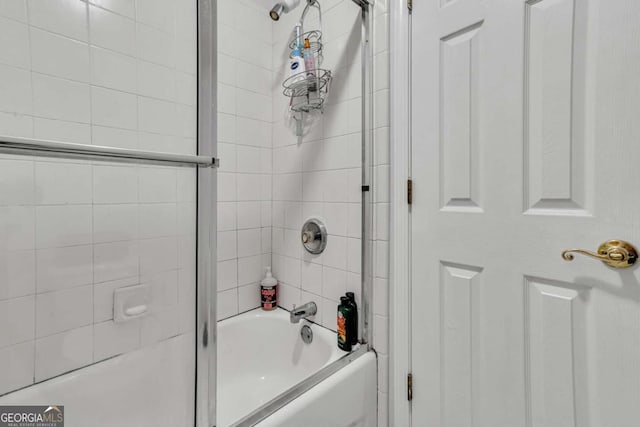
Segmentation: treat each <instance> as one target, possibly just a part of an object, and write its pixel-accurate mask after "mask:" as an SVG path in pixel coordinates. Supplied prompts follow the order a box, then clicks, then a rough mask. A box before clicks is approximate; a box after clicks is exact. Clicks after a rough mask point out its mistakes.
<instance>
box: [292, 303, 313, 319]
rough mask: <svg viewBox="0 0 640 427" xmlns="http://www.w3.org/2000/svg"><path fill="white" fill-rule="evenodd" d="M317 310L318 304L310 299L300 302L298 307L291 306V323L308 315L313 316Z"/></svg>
mask: <svg viewBox="0 0 640 427" xmlns="http://www.w3.org/2000/svg"><path fill="white" fill-rule="evenodd" d="M317 312H318V306H317V305H316V303H315V302H313V301H311V302H308V303H306V304H302V305H301V306H299V307H296V306H295V305H294V306H293V309H292V310H291V314H290V315H289V319H290V320H291V323H298V322H300V319H306V318H307V317H309V316H313V315H314V314H316V313H317Z"/></svg>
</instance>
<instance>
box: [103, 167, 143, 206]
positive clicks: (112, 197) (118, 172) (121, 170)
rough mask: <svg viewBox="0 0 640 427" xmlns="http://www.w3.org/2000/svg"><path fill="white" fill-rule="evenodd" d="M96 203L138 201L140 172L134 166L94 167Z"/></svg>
mask: <svg viewBox="0 0 640 427" xmlns="http://www.w3.org/2000/svg"><path fill="white" fill-rule="evenodd" d="M93 200H94V203H110V204H113V203H134V202H137V201H138V170H137V168H136V167H134V166H102V165H100V166H94V168H93Z"/></svg>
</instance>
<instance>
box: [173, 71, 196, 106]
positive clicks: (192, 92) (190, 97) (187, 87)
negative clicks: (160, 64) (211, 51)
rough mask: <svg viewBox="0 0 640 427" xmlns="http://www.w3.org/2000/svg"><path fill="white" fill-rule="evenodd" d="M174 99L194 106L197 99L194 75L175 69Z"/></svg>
mask: <svg viewBox="0 0 640 427" xmlns="http://www.w3.org/2000/svg"><path fill="white" fill-rule="evenodd" d="M175 77H176V101H177V102H179V103H181V104H186V105H193V106H195V105H196V103H197V101H198V82H197V78H196V76H194V75H191V74H188V73H183V72H180V71H176V73H175Z"/></svg>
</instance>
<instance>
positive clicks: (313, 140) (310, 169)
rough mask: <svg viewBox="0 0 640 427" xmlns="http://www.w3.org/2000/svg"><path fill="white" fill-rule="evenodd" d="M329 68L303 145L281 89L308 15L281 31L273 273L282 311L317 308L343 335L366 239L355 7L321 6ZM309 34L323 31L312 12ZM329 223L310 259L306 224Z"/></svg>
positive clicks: (276, 28)
mask: <svg viewBox="0 0 640 427" xmlns="http://www.w3.org/2000/svg"><path fill="white" fill-rule="evenodd" d="M321 6H322V12H323V16H322V18H323V28H322V30H323V42H324V61H323V63H322V65H321V66H322V67H323V68H326V69H329V70H331V71H332V74H333V81H332V84H331V87H330V91H329V95H328V97H327V101H326V106H325V111H324V114H311V115H308V116H307V117H306V119H305V124H304V135H303V136H302V137H300V138H299V137H296V136H295V132H294V131H293V130H292V127H293V126H292V125H293V124H292V123H291V121H290V120H288V117H287V115H286V111H287V108H288V105H289V99H288V98H286V97H285V96H284V95H282V90H281V82H282V81H283V80H284V79H285V78H286V77H288V58H289V49H288V45H289V41H290V40H291V30H292V29H293V27H294V25H295V23H296V22H297V20H298V19H299V18H300V14H301V13H302V6H301V7H300V10H296V11H294V12H293V13H291V14H288V15H285V16H283V17H282V18H281V19H280V20H279V21H278V22H276V23H274V24H273V34H274V38H273V63H274V67H273V80H274V93H273V97H274V102H273V105H274V107H273V111H274V115H273V147H274V148H273V265H274V272H275V273H276V274H277V277H278V279H279V280H280V301H279V303H280V305H281V306H282V307H285V308H287V309H291V307H292V306H293V305H294V304H296V305H299V304H301V303H305V302H308V301H315V302H316V304H318V314H317V315H316V316H315V319H314V320H315V321H316V322H318V323H321V324H323V325H324V326H326V327H328V328H330V329H333V330H335V328H336V307H337V305H338V302H339V299H340V297H341V296H343V295H344V294H345V292H347V291H352V292H355V294H356V296H357V299H358V302H359V297H360V287H361V285H360V283H361V279H360V267H361V246H362V245H361V241H360V236H361V233H362V231H361V230H362V224H361V216H362V204H361V199H362V193H361V185H362V168H361V164H362V134H361V130H362V61H361V58H362V56H361V51H360V49H361V46H360V45H361V34H362V25H361V16H360V9H359V8H358V7H357V6H355V5H354V4H353V3H352V2H351V1H350V0H341V1H335V0H333V1H330V0H325V1H323V2H321ZM307 16H308V17H307V22H305V24H306V27H305V28H304V31H309V30H312V29H317V28H318V27H317V13H316V11H315V9H311V11H310V12H309V14H308V15H307ZM310 217H319V218H321V219H322V220H323V221H324V222H325V224H326V226H327V232H328V239H327V247H326V249H325V251H324V252H323V253H322V254H320V255H312V254H309V253H308V252H307V251H306V250H304V248H303V247H302V245H301V243H300V229H301V228H302V224H303V223H304V222H305V220H306V219H308V218H310Z"/></svg>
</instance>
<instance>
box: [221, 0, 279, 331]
mask: <svg viewBox="0 0 640 427" xmlns="http://www.w3.org/2000/svg"><path fill="white" fill-rule="evenodd" d="M217 4H218V28H217V31H218V37H219V39H218V156H219V157H220V159H221V162H220V170H219V173H218V318H219V319H223V318H226V317H229V316H233V315H235V314H238V313H239V312H243V311H247V310H249V309H252V308H255V307H257V306H258V305H259V304H260V294H259V292H260V290H259V282H260V280H261V279H262V277H263V276H264V268H265V267H266V266H269V265H271V158H272V157H271V156H272V144H271V20H270V18H269V16H268V14H267V13H266V12H265V5H264V2H261V1H258V0H220V1H218V3H217Z"/></svg>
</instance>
